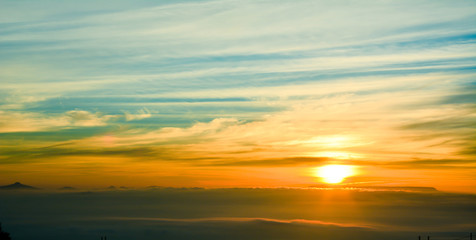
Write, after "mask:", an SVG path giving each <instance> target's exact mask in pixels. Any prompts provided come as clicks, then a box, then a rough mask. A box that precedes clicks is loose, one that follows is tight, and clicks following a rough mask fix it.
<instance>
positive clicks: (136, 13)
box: [0, 0, 476, 193]
mask: <svg viewBox="0 0 476 240" xmlns="http://www.w3.org/2000/svg"><path fill="white" fill-rule="evenodd" d="M475 22H476V1H430V0H411V1H407V0H402V1H386V0H382V1H350V0H349V1H347V0H338V1H304V0H302V1H301V0H298V1H260V0H258V1H247V0H240V1H234V0H223V1H147V0H138V1H121V0H119V1H105V0H100V1H53V0H44V1H29V0H25V1H23V0H19V1H18V0H16V1H13V0H0V83H1V84H0V185H6V184H10V183H13V182H17V181H19V182H22V183H24V184H28V185H34V186H38V187H43V188H58V187H62V186H75V187H84V188H86V187H89V188H91V187H105V186H109V185H115V186H128V187H145V186H150V185H156V186H170V187H206V188H223V187H271V188H272V187H308V186H314V185H322V184H324V182H323V179H322V178H321V177H319V175H318V174H317V173H316V172H318V170H317V169H319V167H322V166H326V165H329V164H334V165H338V164H340V165H346V166H351V167H352V168H353V169H354V173H353V174H352V176H348V177H346V178H345V179H344V180H343V182H342V183H340V184H341V185H343V186H347V187H348V186H350V187H361V186H423V187H435V188H436V189H438V190H442V191H451V192H465V193H476V131H475V130H476V80H475V76H476V61H475V60H476V25H475V24H474V23H475Z"/></svg>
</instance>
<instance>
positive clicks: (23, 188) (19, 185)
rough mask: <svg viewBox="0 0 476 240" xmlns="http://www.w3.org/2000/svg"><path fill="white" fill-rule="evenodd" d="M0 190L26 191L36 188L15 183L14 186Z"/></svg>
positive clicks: (2, 187) (6, 186)
mask: <svg viewBox="0 0 476 240" xmlns="http://www.w3.org/2000/svg"><path fill="white" fill-rule="evenodd" d="M0 189H1V190H28V189H30V190H32V189H38V188H36V187H32V186H28V185H25V184H22V183H20V182H15V183H14V184H10V185H5V186H0Z"/></svg>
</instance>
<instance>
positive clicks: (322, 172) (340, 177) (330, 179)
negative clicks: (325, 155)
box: [316, 165, 355, 183]
mask: <svg viewBox="0 0 476 240" xmlns="http://www.w3.org/2000/svg"><path fill="white" fill-rule="evenodd" d="M353 175H355V167H354V166H349V165H325V166H322V167H319V168H317V169H316V176H318V177H320V178H322V181H323V182H325V183H340V182H342V181H344V179H345V178H347V177H350V176H353Z"/></svg>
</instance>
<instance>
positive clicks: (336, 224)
mask: <svg viewBox="0 0 476 240" xmlns="http://www.w3.org/2000/svg"><path fill="white" fill-rule="evenodd" d="M475 216H476V196H475V195H470V194H454V193H442V192H438V191H423V190H422V191H419V190H418V189H413V190H412V189H410V190H408V189H398V188H395V189H373V190H372V189H359V190H356V189H354V190H343V189H340V190H339V189H334V190H329V189H173V188H154V189H147V190H107V191H57V192H48V191H44V190H34V191H0V221H2V222H3V230H4V231H7V232H9V233H10V235H11V237H12V239H14V240H26V239H37V240H42V239H45V240H46V239H68V240H76V239H78V240H79V239H100V237H101V236H107V239H108V240H116V239H137V240H140V239H328V240H332V239H335V240H339V239H366V240H372V239H418V236H419V235H421V236H422V239H426V236H428V235H429V236H431V237H432V238H431V239H457V238H463V237H468V236H469V232H472V231H473V232H474V231H475V230H476V217H475ZM466 239H469V238H466Z"/></svg>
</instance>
